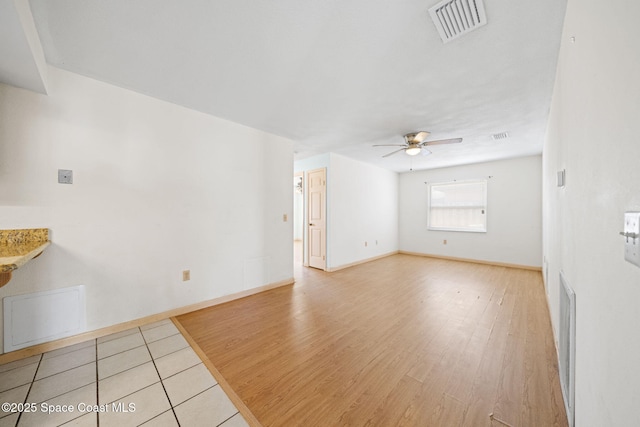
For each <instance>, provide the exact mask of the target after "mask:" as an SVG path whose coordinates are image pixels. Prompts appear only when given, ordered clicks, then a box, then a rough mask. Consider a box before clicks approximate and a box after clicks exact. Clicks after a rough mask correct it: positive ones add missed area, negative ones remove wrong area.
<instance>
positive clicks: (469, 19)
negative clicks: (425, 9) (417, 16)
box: [429, 0, 487, 43]
mask: <svg viewBox="0 0 640 427" xmlns="http://www.w3.org/2000/svg"><path fill="white" fill-rule="evenodd" d="M429 14H430V15H431V19H432V20H433V23H434V24H435V25H436V28H437V29H438V33H439V34H440V38H441V39H442V42H443V43H447V42H450V41H451V40H453V39H456V38H458V37H460V36H461V35H463V34H466V33H468V32H469V31H473V30H475V29H476V28H478V27H481V26H483V25H484V24H486V23H487V15H486V14H485V12H484V3H483V2H482V0H444V1H441V2H440V3H438V4H436V5H435V6H433V7H432V8H431V9H429Z"/></svg>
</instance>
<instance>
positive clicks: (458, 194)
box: [428, 180, 487, 232]
mask: <svg viewBox="0 0 640 427" xmlns="http://www.w3.org/2000/svg"><path fill="white" fill-rule="evenodd" d="M428 212H429V229H431V230H452V231H471V232H486V231H487V215H486V214H487V181H486V180H481V181H462V182H444V183H434V184H429V208H428Z"/></svg>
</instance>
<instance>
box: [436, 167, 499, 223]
mask: <svg viewBox="0 0 640 427" xmlns="http://www.w3.org/2000/svg"><path fill="white" fill-rule="evenodd" d="M456 184H457V185H459V184H482V186H483V193H484V194H483V197H482V207H481V209H483V213H482V215H483V218H484V224H483V228H482V229H472V228H468V227H451V226H445V227H438V226H432V225H431V217H432V213H431V210H432V208H431V195H432V192H433V188H434V187H439V186H445V185H456ZM487 193H488V180H487V179H468V180H463V181H445V182H433V183H432V182H430V183H428V186H427V229H428V230H430V231H459V232H464V233H486V232H487V211H488V209H487Z"/></svg>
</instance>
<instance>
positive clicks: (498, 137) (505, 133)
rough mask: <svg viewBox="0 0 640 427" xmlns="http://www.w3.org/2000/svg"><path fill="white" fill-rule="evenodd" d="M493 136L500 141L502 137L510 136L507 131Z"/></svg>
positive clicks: (492, 136)
mask: <svg viewBox="0 0 640 427" xmlns="http://www.w3.org/2000/svg"><path fill="white" fill-rule="evenodd" d="M491 138H493V140H494V141H499V140H501V139H507V138H509V134H508V133H507V132H500V133H494V134H493V135H491Z"/></svg>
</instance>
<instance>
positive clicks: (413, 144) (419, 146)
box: [374, 131, 462, 157]
mask: <svg viewBox="0 0 640 427" xmlns="http://www.w3.org/2000/svg"><path fill="white" fill-rule="evenodd" d="M428 136H429V132H426V131H420V132H411V133H408V134H406V135H405V136H404V144H379V145H374V147H402V148H400V149H399V150H396V151H392V152H391V153H389V154H385V155H384V156H382V157H389V156H391V155H393V154H396V153H399V152H400V151H404V152H405V153H407V154H408V155H410V156H415V155H416V154H419V153H420V152H422V155H424V156H427V155H429V154H431V151H429V150H427V149H426V146H428V145H444V144H456V143H458V142H462V138H452V139H439V140H437V141H425V140H426V139H427V137H428Z"/></svg>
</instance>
